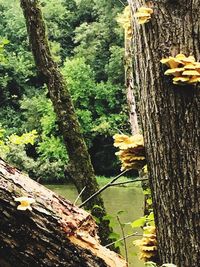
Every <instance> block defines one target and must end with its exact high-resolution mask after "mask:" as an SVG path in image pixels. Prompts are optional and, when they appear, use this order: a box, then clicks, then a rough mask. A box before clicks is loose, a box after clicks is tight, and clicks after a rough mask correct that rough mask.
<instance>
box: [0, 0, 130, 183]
mask: <svg viewBox="0 0 200 267" xmlns="http://www.w3.org/2000/svg"><path fill="white" fill-rule="evenodd" d="M41 4H42V9H43V13H44V17H45V19H46V23H47V28H48V38H49V40H50V46H51V50H52V53H53V57H54V59H55V60H56V61H57V62H58V64H59V65H60V66H61V67H62V69H63V74H64V75H65V77H66V80H67V83H68V86H69V88H70V91H71V94H72V98H73V101H74V104H75V107H76V112H77V115H78V118H79V121H80V124H81V126H82V132H83V134H84V137H85V138H86V141H87V144H88V147H89V148H90V149H91V151H93V152H92V154H91V155H92V156H94V159H93V163H94V165H95V166H97V165H99V160H101V164H102V166H101V171H102V172H101V173H102V174H104V173H105V171H107V170H109V172H112V171H113V169H114V168H116V165H117V163H116V159H115V156H114V151H113V150H112V149H110V146H111V143H112V138H111V136H112V135H113V133H114V132H115V131H116V129H119V128H120V129H122V128H123V130H124V128H125V129H127V121H128V120H127V117H126V115H124V112H122V110H124V104H125V96H124V94H123V93H122V92H123V90H124V88H123V80H124V74H123V72H124V71H123V62H122V60H123V48H121V47H122V46H123V40H122V35H121V30H120V28H119V27H118V25H117V23H116V21H115V16H116V14H117V13H118V12H120V11H121V10H122V9H123V6H122V5H121V4H119V3H115V4H113V2H112V1H111V0H108V1H100V2H99V1H96V0H93V1H88V0H80V1H74V0H69V1H62V0H59V1H57V0H42V1H41ZM111 11H112V12H111ZM0 32H1V35H2V36H5V38H1V40H2V41H1V42H0V61H1V64H0V89H1V90H0V122H1V124H2V127H3V128H5V129H6V135H7V136H12V135H14V134H16V135H17V136H22V135H23V134H24V133H26V132H31V131H33V130H34V129H35V130H36V131H37V133H38V137H37V139H36V141H35V143H34V145H30V144H28V145H27V144H23V145H18V146H17V145H13V148H12V149H13V152H12V151H10V153H11V152H12V155H11V154H10V157H9V158H10V161H12V162H14V161H15V162H16V163H17V164H19V163H20V162H21V164H22V165H23V166H22V167H21V166H20V164H19V165H18V166H19V167H20V168H21V169H23V170H25V171H27V172H29V171H30V168H28V165H30V166H32V167H33V169H34V168H35V173H34V177H37V178H38V177H39V175H40V176H42V174H41V172H40V169H41V170H44V173H45V175H44V176H42V179H44V180H45V179H50V180H53V177H58V179H61V180H62V179H63V178H64V166H65V164H66V163H67V161H68V156H67V153H66V151H65V146H64V144H63V141H62V137H61V134H60V132H59V129H58V123H57V120H56V116H55V113H54V111H53V107H52V104H51V101H50V100H49V98H48V93H47V92H46V89H45V87H44V80H43V77H40V75H38V73H37V72H36V69H35V64H34V61H33V57H32V54H31V51H30V49H29V45H28V38H27V32H26V26H25V20H24V17H23V14H22V11H21V8H20V2H19V1H16V0H7V1H4V0H0ZM16 33H17V34H16ZM7 39H8V40H9V41H10V42H9V43H8V41H7ZM4 47H6V51H5V49H4ZM4 55H5V56H6V61H4V62H2V60H3V59H4ZM83 57H84V58H83ZM66 58H67V59H66ZM14 137H15V138H16V136H15V135H14V136H13V137H12V138H14ZM99 141H100V142H102V144H103V141H104V142H105V145H104V144H103V145H102V146H101V149H100V150H101V151H98V153H95V149H96V147H97V144H98V143H99ZM2 142H3V141H1V151H4V152H5V153H6V152H7V147H6V144H4V143H2ZM3 145H4V149H3ZM15 146H16V147H15ZM16 150H19V153H18V155H17V154H16V155H14V153H15V152H14V151H16ZM109 154H111V155H110V156H109V157H108V155H109ZM18 156H19V157H18ZM15 157H16V158H15ZM108 158H109V161H108ZM31 159H34V164H36V165H35V166H36V167H34V166H33V165H34V164H32V163H31V162H30V161H31ZM26 162H27V164H26ZM95 162H96V163H95ZM26 168H27V169H26ZM97 169H98V168H97ZM99 169H100V168H99ZM56 171H57V172H58V173H55V172H56ZM61 172H63V174H62V175H61ZM59 177H60V178H59ZM55 179H56V181H57V178H55Z"/></svg>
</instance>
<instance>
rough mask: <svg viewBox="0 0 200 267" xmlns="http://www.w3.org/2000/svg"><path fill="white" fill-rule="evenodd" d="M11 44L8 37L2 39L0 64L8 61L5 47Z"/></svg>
mask: <svg viewBox="0 0 200 267" xmlns="http://www.w3.org/2000/svg"><path fill="white" fill-rule="evenodd" d="M7 44H9V41H8V40H7V39H5V38H4V39H2V40H1V39H0V64H3V63H5V62H6V57H5V51H4V47H5V45H7Z"/></svg>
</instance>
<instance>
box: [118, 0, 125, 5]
mask: <svg viewBox="0 0 200 267" xmlns="http://www.w3.org/2000/svg"><path fill="white" fill-rule="evenodd" d="M118 1H119V2H120V3H121V4H122V5H123V6H126V5H125V4H124V3H123V2H122V1H121V0H118Z"/></svg>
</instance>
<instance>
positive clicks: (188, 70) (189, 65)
mask: <svg viewBox="0 0 200 267" xmlns="http://www.w3.org/2000/svg"><path fill="white" fill-rule="evenodd" d="M160 62H161V63H162V64H165V65H167V66H168V67H169V69H168V70H166V71H165V73H164V74H165V75H172V76H174V78H173V84H179V85H185V84H196V83H198V82H200V62H196V60H195V58H194V57H193V56H189V57H186V56H185V55H184V54H178V55H177V56H176V57H169V58H163V59H162V60H161V61H160Z"/></svg>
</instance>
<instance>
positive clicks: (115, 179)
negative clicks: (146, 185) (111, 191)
mask: <svg viewBox="0 0 200 267" xmlns="http://www.w3.org/2000/svg"><path fill="white" fill-rule="evenodd" d="M128 171H129V170H124V171H123V172H121V173H120V174H118V175H117V176H116V177H114V178H113V179H112V181H110V182H109V183H107V184H106V185H104V186H103V187H102V188H100V189H99V190H98V191H97V192H95V193H94V194H93V195H91V196H90V197H89V198H88V199H86V200H85V201H83V203H82V204H81V205H79V208H81V207H83V206H84V205H85V204H86V203H88V202H89V201H90V200H91V199H93V198H94V197H96V196H97V195H99V194H100V193H101V192H103V191H104V190H105V189H106V188H108V187H109V186H110V185H111V184H112V183H114V182H115V181H117V179H119V178H120V177H121V176H122V175H123V174H125V173H126V172H128Z"/></svg>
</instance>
